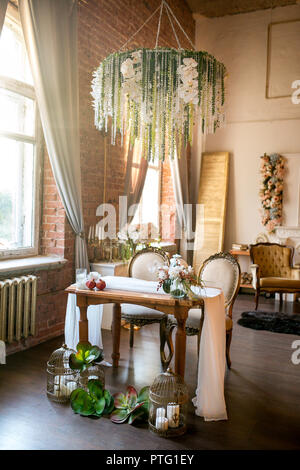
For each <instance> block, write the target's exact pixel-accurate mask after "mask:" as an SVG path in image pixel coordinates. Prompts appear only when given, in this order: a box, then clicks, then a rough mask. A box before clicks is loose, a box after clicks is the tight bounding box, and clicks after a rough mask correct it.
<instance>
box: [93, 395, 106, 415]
mask: <svg viewBox="0 0 300 470" xmlns="http://www.w3.org/2000/svg"><path fill="white" fill-rule="evenodd" d="M94 406H95V410H96V414H97V415H98V416H101V415H102V414H103V411H104V408H105V398H104V397H101V398H100V400H98V401H96V402H95V405H94Z"/></svg>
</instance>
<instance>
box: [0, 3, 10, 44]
mask: <svg viewBox="0 0 300 470" xmlns="http://www.w3.org/2000/svg"><path fill="white" fill-rule="evenodd" d="M7 4H8V0H0V36H1V31H2V27H3V23H4V19H5V14H6V8H7Z"/></svg>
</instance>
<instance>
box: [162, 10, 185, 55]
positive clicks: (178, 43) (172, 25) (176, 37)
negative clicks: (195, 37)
mask: <svg viewBox="0 0 300 470" xmlns="http://www.w3.org/2000/svg"><path fill="white" fill-rule="evenodd" d="M166 12H167V15H168V18H169V22H170V25H171V28H172V31H173V34H174V36H175V39H176V42H177V46H178V49H182V47H181V44H180V42H179V39H178V36H177V34H176V31H175V28H174V24H173V21H172V18H171V16H170V13H169V10H168V8H166Z"/></svg>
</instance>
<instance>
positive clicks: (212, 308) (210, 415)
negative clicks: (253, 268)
mask: <svg viewBox="0 0 300 470" xmlns="http://www.w3.org/2000/svg"><path fill="white" fill-rule="evenodd" d="M205 290H206V291H207V293H204V295H203V297H204V303H205V306H204V323H203V329H202V334H201V342H200V354H199V364H198V386H197V390H196V397H195V398H193V400H192V401H193V404H194V406H195V407H196V411H195V413H196V414H197V415H198V416H203V417H204V420H205V421H219V420H225V419H227V411H226V403H225V397H224V377H225V367H226V364H225V363H226V360H225V359H226V323H225V304H224V294H223V292H222V291H221V292H220V291H219V290H217V289H213V288H207V289H205ZM214 291H215V292H216V295H214V296H212V294H213V292H214ZM199 314H200V312H199Z"/></svg>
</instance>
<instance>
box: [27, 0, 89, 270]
mask: <svg viewBox="0 0 300 470" xmlns="http://www.w3.org/2000/svg"><path fill="white" fill-rule="evenodd" d="M19 10H20V16H21V23H22V28H23V33H24V38H25V43H26V48H27V52H28V56H29V61H30V64H31V71H32V75H33V80H34V86H35V91H36V96H37V102H38V106H39V111H40V115H41V121H42V125H43V131H44V136H45V140H46V144H47V149H48V153H49V158H50V162H51V166H52V170H53V175H54V178H55V181H56V185H57V188H58V191H59V194H60V197H61V200H62V202H63V205H64V208H65V211H66V214H67V217H68V220H69V222H70V224H71V227H72V229H73V230H74V232H75V234H76V241H75V266H76V268H87V269H88V270H89V263H88V257H87V247H86V242H85V238H84V223H83V213H82V203H81V176H80V147H79V100H78V77H77V72H78V68H77V2H76V1H74V0H59V1H57V0H55V1H53V0H42V1H36V0H19Z"/></svg>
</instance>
